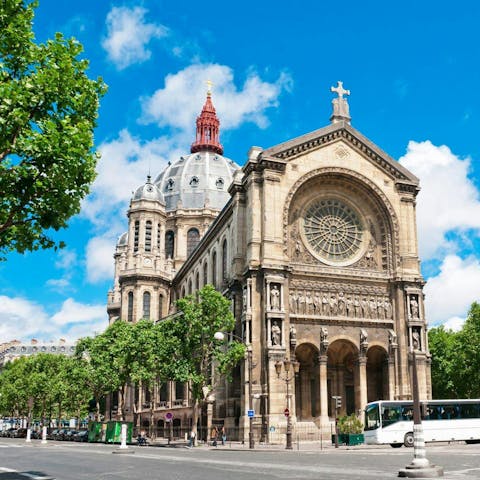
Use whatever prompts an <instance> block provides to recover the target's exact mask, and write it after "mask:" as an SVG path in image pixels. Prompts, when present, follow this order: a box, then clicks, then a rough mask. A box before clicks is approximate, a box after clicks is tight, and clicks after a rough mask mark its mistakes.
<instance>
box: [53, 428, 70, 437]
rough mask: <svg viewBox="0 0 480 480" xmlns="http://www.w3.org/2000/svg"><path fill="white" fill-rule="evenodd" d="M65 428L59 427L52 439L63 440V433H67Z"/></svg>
mask: <svg viewBox="0 0 480 480" xmlns="http://www.w3.org/2000/svg"><path fill="white" fill-rule="evenodd" d="M67 431H68V430H67V429H66V428H61V429H60V430H59V431H58V432H57V434H56V435H55V436H54V437H53V439H54V440H65V434H66V433H67Z"/></svg>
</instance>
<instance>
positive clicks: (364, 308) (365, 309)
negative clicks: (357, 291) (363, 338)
mask: <svg viewBox="0 0 480 480" xmlns="http://www.w3.org/2000/svg"><path fill="white" fill-rule="evenodd" d="M360 306H361V307H362V315H361V316H362V317H363V318H369V315H368V300H367V299H366V298H365V297H364V298H363V300H361V301H360Z"/></svg>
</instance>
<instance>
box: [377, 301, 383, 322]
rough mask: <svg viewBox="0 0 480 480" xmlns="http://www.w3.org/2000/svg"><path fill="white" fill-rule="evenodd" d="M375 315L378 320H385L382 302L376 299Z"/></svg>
mask: <svg viewBox="0 0 480 480" xmlns="http://www.w3.org/2000/svg"><path fill="white" fill-rule="evenodd" d="M377 315H378V318H379V319H380V320H383V319H384V318H385V308H384V306H383V300H382V299H381V298H378V300H377Z"/></svg>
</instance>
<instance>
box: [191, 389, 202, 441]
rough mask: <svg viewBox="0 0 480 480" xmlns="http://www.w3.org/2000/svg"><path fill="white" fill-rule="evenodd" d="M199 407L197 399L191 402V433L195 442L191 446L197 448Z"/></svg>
mask: <svg viewBox="0 0 480 480" xmlns="http://www.w3.org/2000/svg"><path fill="white" fill-rule="evenodd" d="M199 406H200V402H199V401H198V398H195V399H194V401H193V412H192V432H193V433H195V441H194V442H193V446H194V447H196V446H197V442H198V431H197V424H198V409H199Z"/></svg>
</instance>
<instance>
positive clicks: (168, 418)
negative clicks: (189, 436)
mask: <svg viewBox="0 0 480 480" xmlns="http://www.w3.org/2000/svg"><path fill="white" fill-rule="evenodd" d="M165 421H166V422H167V423H168V444H169V445H170V442H171V441H172V434H173V429H172V424H173V413H172V412H167V413H166V414H165Z"/></svg>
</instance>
